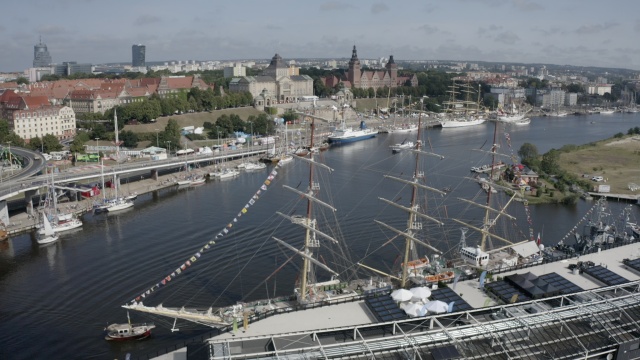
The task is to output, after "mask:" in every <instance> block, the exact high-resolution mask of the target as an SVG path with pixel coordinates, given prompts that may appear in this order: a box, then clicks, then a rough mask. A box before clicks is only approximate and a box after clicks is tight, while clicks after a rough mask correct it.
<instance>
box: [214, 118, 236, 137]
mask: <svg viewBox="0 0 640 360" xmlns="http://www.w3.org/2000/svg"><path fill="white" fill-rule="evenodd" d="M216 128H219V129H220V130H219V131H220V137H228V136H229V134H231V133H232V132H233V122H232V121H231V117H229V115H227V114H223V115H221V116H220V117H219V118H218V119H217V120H216Z"/></svg>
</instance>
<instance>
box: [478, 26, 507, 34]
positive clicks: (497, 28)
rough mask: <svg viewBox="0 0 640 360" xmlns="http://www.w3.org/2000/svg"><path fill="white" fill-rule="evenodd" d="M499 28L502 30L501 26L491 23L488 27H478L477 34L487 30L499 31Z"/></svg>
mask: <svg viewBox="0 0 640 360" xmlns="http://www.w3.org/2000/svg"><path fill="white" fill-rule="evenodd" d="M500 30H502V26H498V25H493V24H491V25H489V27H488V28H485V27H479V28H478V35H484V34H486V33H489V32H495V31H500Z"/></svg>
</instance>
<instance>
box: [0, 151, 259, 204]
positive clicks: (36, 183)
mask: <svg viewBox="0 0 640 360" xmlns="http://www.w3.org/2000/svg"><path fill="white" fill-rule="evenodd" d="M266 151H267V150H266V149H258V150H256V149H252V150H246V151H245V150H230V151H226V152H224V153H220V154H213V155H189V156H187V157H174V158H170V159H167V160H155V161H153V160H149V161H145V162H143V163H140V162H134V163H124V164H119V165H117V166H114V167H111V168H109V169H105V170H104V171H103V172H101V171H99V170H93V171H86V172H81V173H72V172H65V173H55V174H54V176H53V177H54V181H55V182H74V181H79V180H87V179H94V178H99V177H100V176H102V174H103V173H104V174H107V173H108V174H111V175H112V174H114V173H115V174H116V175H121V174H128V173H135V172H139V171H144V170H151V169H161V168H170V167H175V166H181V165H184V164H185V163H187V164H192V163H201V162H216V161H220V160H227V159H231V160H234V159H238V158H240V157H243V156H247V155H260V154H263V153H265V152H266ZM50 180H51V175H41V176H36V177H31V178H28V179H26V180H20V181H8V182H3V183H0V200H5V199H7V198H8V197H11V196H15V195H17V194H19V193H22V192H25V191H27V190H35V189H38V188H40V187H42V186H45V185H47V182H48V181H50ZM78 191H81V189H78Z"/></svg>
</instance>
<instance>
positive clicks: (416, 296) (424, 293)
mask: <svg viewBox="0 0 640 360" xmlns="http://www.w3.org/2000/svg"><path fill="white" fill-rule="evenodd" d="M409 291H411V293H412V294H413V297H412V298H411V300H413V301H424V300H425V299H426V298H428V297H429V296H431V290H429V289H428V288H426V287H424V286H419V287H414V288H412V289H410V290H409Z"/></svg>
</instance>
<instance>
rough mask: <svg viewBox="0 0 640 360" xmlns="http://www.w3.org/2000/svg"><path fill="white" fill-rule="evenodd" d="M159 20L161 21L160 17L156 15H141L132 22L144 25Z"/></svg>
mask: <svg viewBox="0 0 640 360" xmlns="http://www.w3.org/2000/svg"><path fill="white" fill-rule="evenodd" d="M161 21H162V19H160V18H159V17H157V16H153V15H142V16H138V18H137V19H136V20H135V22H134V24H135V25H138V26H145V25H149V24H155V23H159V22H161Z"/></svg>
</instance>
